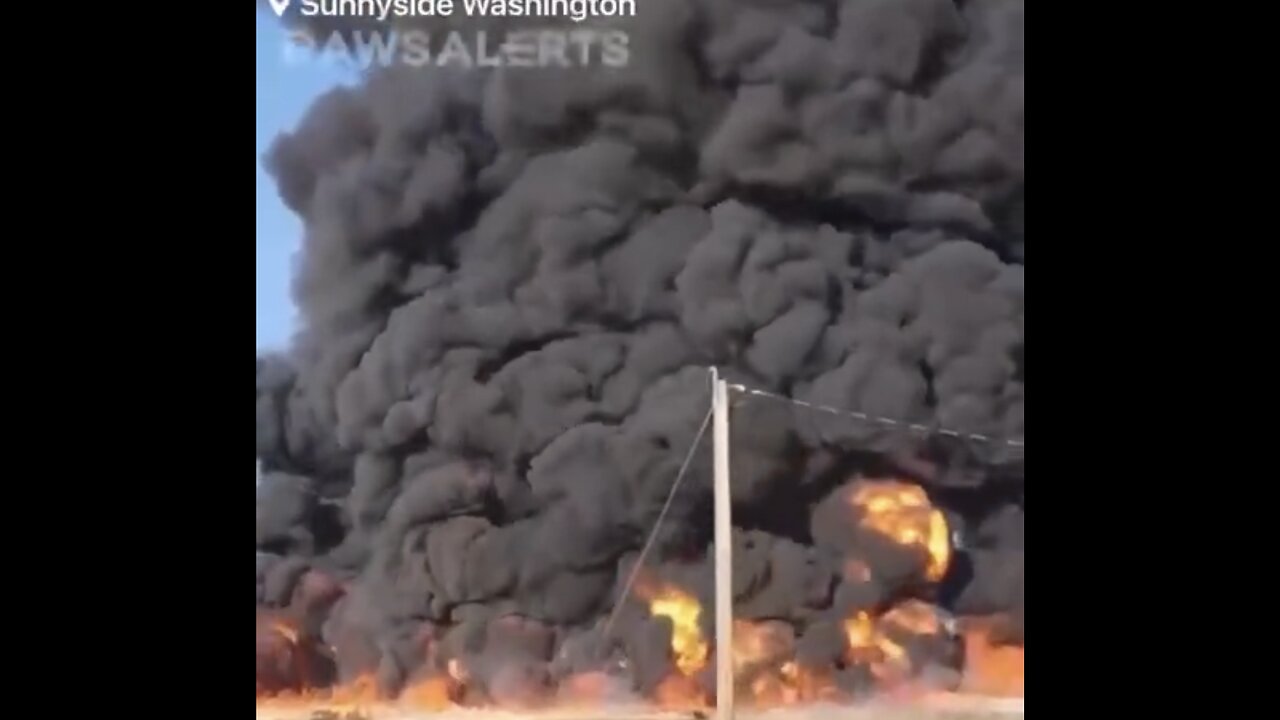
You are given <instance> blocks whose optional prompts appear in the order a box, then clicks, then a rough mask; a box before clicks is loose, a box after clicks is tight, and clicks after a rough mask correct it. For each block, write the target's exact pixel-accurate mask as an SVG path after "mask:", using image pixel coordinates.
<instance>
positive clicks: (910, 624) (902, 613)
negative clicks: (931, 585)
mask: <svg viewBox="0 0 1280 720" xmlns="http://www.w3.org/2000/svg"><path fill="white" fill-rule="evenodd" d="M942 631H943V623H942V619H941V618H940V617H939V616H938V613H937V611H936V610H935V609H934V608H933V606H931V605H929V604H928V603H924V602H920V601H919V600H908V601H906V602H904V603H902V604H901V605H897V606H895V607H893V608H891V609H890V610H889V611H888V612H886V613H885V614H884V615H883V616H881V617H880V618H879V619H878V620H877V619H874V618H872V616H871V614H870V613H868V612H859V613H857V614H855V615H854V616H853V617H851V618H849V619H847V620H845V621H844V633H845V642H846V643H847V648H848V654H847V655H848V659H849V661H850V662H853V663H858V664H864V665H867V666H868V667H869V668H870V669H871V674H872V675H874V676H875V677H876V679H877V680H880V681H881V682H883V683H887V684H898V683H901V682H902V681H904V680H906V679H907V678H908V677H910V674H911V671H912V663H911V657H910V655H909V654H908V653H907V649H906V647H904V646H903V645H902V643H900V642H899V641H898V640H895V639H894V637H892V636H893V635H897V636H898V637H902V636H903V635H908V636H927V635H938V634H941V633H942Z"/></svg>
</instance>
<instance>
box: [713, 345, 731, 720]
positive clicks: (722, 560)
mask: <svg viewBox="0 0 1280 720" xmlns="http://www.w3.org/2000/svg"><path fill="white" fill-rule="evenodd" d="M711 380H712V412H713V415H714V417H713V426H712V439H713V440H714V453H713V462H714V472H715V475H714V478H713V479H714V487H715V514H716V517H715V523H716V525H715V527H716V534H715V562H716V715H717V717H718V718H719V720H733V700H734V697H733V695H734V687H733V533H732V529H733V518H732V515H731V511H732V506H731V503H730V495H729V386H728V383H726V382H725V381H724V380H723V379H721V378H720V373H719V372H717V371H716V369H715V368H712V369H711Z"/></svg>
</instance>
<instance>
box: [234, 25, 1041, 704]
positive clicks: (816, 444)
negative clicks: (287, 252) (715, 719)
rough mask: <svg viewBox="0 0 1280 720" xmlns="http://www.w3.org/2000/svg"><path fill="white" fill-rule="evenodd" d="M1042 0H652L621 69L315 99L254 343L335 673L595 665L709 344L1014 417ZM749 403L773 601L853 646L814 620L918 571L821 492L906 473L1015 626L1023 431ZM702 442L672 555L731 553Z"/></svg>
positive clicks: (764, 382)
mask: <svg viewBox="0 0 1280 720" xmlns="http://www.w3.org/2000/svg"><path fill="white" fill-rule="evenodd" d="M1022 12H1023V2H1021V0H970V1H967V2H962V1H960V0H843V1H839V0H790V1H789V0H651V1H649V2H642V3H640V10H639V16H638V17H637V18H634V19H632V20H629V21H625V22H622V21H615V22H614V23H613V25H612V27H615V28H618V29H623V30H625V31H626V32H627V33H628V34H629V37H630V49H631V54H630V57H631V62H630V63H629V65H628V67H626V68H623V69H615V68H603V67H592V68H579V69H574V70H561V69H526V70H520V69H507V70H500V71H480V70H457V69H452V70H451V69H448V68H430V69H424V68H406V67H391V68H380V69H377V70H375V71H371V72H370V73H369V74H368V76H367V77H366V79H365V80H364V81H363V82H362V83H361V84H360V85H358V86H357V87H351V88H345V87H344V88H339V89H335V90H333V91H331V92H330V93H329V94H327V95H326V96H324V97H323V98H321V99H320V100H318V101H317V102H316V103H315V105H314V106H313V107H312V108H311V110H310V112H309V113H308V114H307V115H306V117H305V118H304V119H303V121H302V122H301V123H300V124H299V126H298V127H297V128H296V129H295V130H294V131H292V132H290V133H287V134H285V135H283V136H281V137H280V138H279V139H278V140H277V141H276V142H275V144H274V145H273V147H272V149H271V151H270V153H269V155H268V157H267V158H266V162H267V165H268V167H269V169H270V171H271V172H272V174H273V175H274V177H275V178H276V181H277V184H278V187H279V191H280V195H281V197H282V198H283V200H284V202H285V203H286V204H287V205H288V206H289V207H290V208H291V209H292V210H293V211H295V212H296V213H298V214H299V215H300V216H301V217H302V218H303V220H304V221H305V238H304V247H303V251H302V253H301V255H300V258H299V263H298V270H297V276H296V278H295V281H294V296H295V298H296V300H297V303H298V306H299V308H300V310H301V315H302V317H303V320H304V324H303V327H302V328H301V330H300V331H299V334H298V336H297V337H296V339H295V342H294V344H293V347H292V348H291V350H290V352H289V353H288V355H287V357H283V356H282V357H267V358H259V359H258V364H257V373H258V374H257V388H258V389H257V403H258V408H257V430H258V438H257V440H258V448H257V449H258V457H259V459H260V460H261V461H262V464H263V466H264V468H265V470H266V471H267V474H266V477H265V478H264V481H263V484H262V485H261V486H260V488H259V493H258V548H259V551H260V554H259V561H258V600H259V603H260V604H261V605H270V606H274V607H281V606H284V605H288V604H289V603H290V602H291V599H292V598H295V597H296V596H297V595H298V594H299V592H300V593H301V594H302V595H304V596H305V595H307V592H303V591H298V592H295V590H296V586H299V585H300V584H302V583H303V582H304V579H305V578H307V577H310V576H309V575H308V573H309V572H312V570H316V571H319V572H322V573H324V574H325V576H326V577H330V578H336V579H337V580H335V581H334V582H338V581H340V582H341V583H342V590H341V592H342V594H343V596H342V598H341V599H340V600H337V604H336V605H333V606H332V609H331V611H330V609H329V607H330V606H329V605H327V604H326V605H325V606H324V607H325V609H326V615H325V617H324V619H323V620H322V621H318V622H322V624H323V625H324V627H323V628H321V629H320V631H321V632H322V633H323V634H324V637H325V640H326V642H327V643H328V644H329V645H332V646H333V647H335V648H336V653H337V659H338V670H339V674H340V675H343V676H348V677H349V676H350V675H351V674H353V673H355V672H360V671H363V670H376V671H377V672H378V674H379V677H380V678H381V679H382V681H383V682H384V683H387V684H389V685H395V684H398V683H402V682H404V681H405V680H406V679H407V678H409V677H411V676H413V675H414V673H415V672H420V671H421V670H422V668H423V667H425V666H427V665H430V664H432V663H439V662H441V660H440V658H442V657H445V656H463V655H465V656H467V657H471V658H473V659H474V660H475V662H474V663H473V665H474V671H475V672H479V673H493V674H494V677H497V675H498V674H501V673H505V672H515V671H507V670H503V669H502V668H501V667H498V666H496V665H495V666H494V667H493V668H491V669H486V668H488V666H487V665H486V664H485V662H486V661H485V660H484V658H486V657H493V656H494V653H496V652H498V650H495V648H499V647H501V648H504V650H503V651H502V654H504V655H505V656H511V655H518V656H520V657H522V658H525V659H526V660H527V662H524V663H522V665H537V666H538V667H544V666H547V663H550V666H549V667H550V668H551V670H550V672H553V673H554V672H556V670H555V668H557V667H560V666H565V667H570V666H573V667H578V666H582V665H584V664H586V663H585V661H583V660H582V659H581V657H580V655H581V653H580V651H579V650H576V649H575V648H577V647H579V646H581V645H584V644H591V643H586V641H585V640H583V638H584V637H586V636H587V635H588V634H590V633H593V632H598V625H599V621H600V619H601V618H602V617H603V616H604V615H605V614H606V613H607V612H608V610H609V609H610V608H611V606H612V604H613V601H614V599H615V594H616V589H617V587H618V585H619V577H620V573H622V572H623V570H624V568H625V567H626V563H627V562H629V559H633V558H634V552H635V551H636V550H637V549H638V548H639V546H640V545H641V543H642V542H643V538H644V535H645V533H646V532H647V531H648V529H649V527H650V526H651V525H652V523H653V521H654V519H655V518H656V516H657V513H658V510H659V508H660V507H661V505H662V503H663V500H664V499H665V495H666V492H667V490H668V489H669V487H670V484H671V482H672V481H673V479H674V477H675V475H676V472H677V469H678V468H679V466H680V463H681V461H682V460H683V456H684V453H685V451H686V449H687V448H688V444H689V442H690V441H691V439H692V438H693V436H694V435H695V433H696V431H697V429H698V427H699V426H700V424H701V423H702V421H703V418H704V414H705V412H706V407H707V401H708V400H707V398H708V381H707V375H706V372H705V367H706V366H708V365H712V364H715V365H718V366H720V367H722V368H725V369H726V371H727V372H729V373H730V375H731V377H732V378H734V379H735V380H737V381H742V382H746V383H749V384H750V385H752V386H755V387H759V388H763V389H766V390H769V391H771V392H775V393H779V394H782V395H787V396H790V397H794V398H797V399H801V400H806V401H811V402H816V403H821V404H823V405H828V406H835V407H842V408H847V409H850V410H857V411H860V412H866V413H870V414H874V415H884V416H889V417H892V418H897V419H901V420H903V421H907V422H913V423H920V424H924V425H936V426H942V427H947V428H953V429H958V430H961V431H964V432H969V433H981V434H984V435H988V436H992V437H996V438H1003V437H1017V438H1020V437H1022V431H1023V360H1022V358H1023V349H1022V348H1023V335H1024V334H1023V325H1024V323H1023V264H1022V262H1023V248H1024V239H1023V220H1022V212H1023V211H1022V208H1023V204H1022V197H1023V190H1024V172H1023V135H1024V131H1023V124H1024V123H1023V86H1024V80H1023V48H1022V46H1023V29H1022V26H1023V22H1022ZM513 22H514V21H506V22H505V23H499V22H491V23H489V24H488V27H489V28H492V29H501V28H502V27H504V26H510V25H511V24H512V23H513ZM525 22H526V24H527V21H525ZM465 25H466V23H461V24H459V23H458V22H455V26H465ZM326 29H333V26H331V25H330V26H326ZM341 29H346V30H350V29H351V28H350V27H346V28H341ZM736 412H737V413H738V415H737V416H736V419H735V424H734V437H733V443H734V456H733V463H734V464H733V472H734V482H735V487H734V497H735V502H736V503H737V505H738V508H737V510H738V520H739V525H740V527H739V528H738V529H737V530H736V535H737V537H736V540H735V542H736V543H738V544H739V546H740V547H739V550H738V555H737V557H738V561H737V562H738V567H737V569H736V572H737V578H736V581H737V583H738V587H737V588H735V594H736V595H737V601H738V604H739V607H740V608H741V612H742V613H743V614H744V616H746V617H751V618H759V619H777V620H784V621H787V622H789V623H793V624H795V625H796V626H797V627H799V628H801V630H800V631H799V632H798V633H796V635H795V637H793V638H791V640H790V641H789V642H792V641H793V642H794V644H795V646H796V647H797V652H798V653H799V654H800V657H801V658H802V660H803V659H804V658H806V657H809V658H821V657H823V656H824V655H825V654H830V652H831V649H830V648H827V647H825V645H824V641H823V640H822V639H821V638H823V637H827V636H828V635H829V633H826V634H824V633H823V632H822V631H821V628H823V627H826V626H828V625H829V624H830V623H832V622H834V621H835V620H836V619H837V618H838V616H839V614H840V613H841V612H845V611H847V610H849V609H850V608H860V607H864V606H871V605H874V604H875V603H877V602H879V601H881V600H882V599H883V598H884V596H885V595H886V594H888V593H890V592H892V590H893V588H892V587H890V586H889V585H891V584H886V583H883V582H881V583H878V584H875V583H873V584H872V585H874V586H872V585H867V586H863V584H862V583H861V581H859V580H857V579H855V578H850V577H847V576H846V575H845V574H842V570H841V567H842V566H841V558H842V553H843V552H845V550H846V549H847V547H846V546H847V543H849V542H854V541H853V540H850V539H848V538H843V537H841V536H840V531H839V530H836V529H832V528H830V527H828V525H831V524H832V523H833V522H835V521H834V520H831V519H830V518H827V517H826V515H824V513H828V511H825V510H824V509H823V508H824V504H825V505H830V503H831V502H833V501H832V500H831V499H830V498H831V497H832V493H833V492H834V491H836V489H837V488H839V487H840V486H842V485H843V484H844V483H846V482H847V481H848V480H849V479H850V478H851V477H853V476H854V475H856V474H858V473H862V474H866V475H876V474H887V473H892V474H894V475H895V476H897V477H904V478H913V479H916V480H918V481H920V482H923V483H924V484H926V486H928V487H930V488H931V489H933V490H935V491H936V493H937V497H936V501H937V502H939V503H941V504H943V505H945V506H947V507H948V509H949V511H950V517H951V519H952V521H953V525H954V526H955V527H956V528H957V531H958V534H959V535H961V536H963V538H964V542H965V543H966V546H968V547H971V548H973V550H972V552H971V553H970V555H971V556H972V557H971V558H969V557H966V559H965V561H964V562H963V563H961V564H962V565H963V566H964V573H965V575H964V577H963V578H961V579H959V580H952V581H951V582H952V584H957V583H958V585H957V587H956V588H955V591H954V592H953V593H952V594H953V595H954V598H955V603H956V607H957V610H959V611H962V612H992V611H1006V612H1011V613H1013V617H1014V618H1015V622H1014V624H1015V625H1016V627H1013V628H1011V635H1013V636H1014V637H1015V638H1016V639H1017V640H1018V641H1020V640H1021V617H1022V595H1023V589H1022V588H1023V584H1022V582H1023V581H1022V541H1021V536H1022V510H1021V483H1022V480H1021V462H1020V459H1019V458H1018V457H1017V456H1014V455H1011V454H1010V453H1009V452H1008V451H1007V450H1005V449H1000V448H1001V446H999V444H992V445H988V446H982V445H980V444H979V445H974V444H971V443H959V442H950V441H947V439H946V438H937V437H935V438H923V439H922V438H920V437H918V436H912V435H906V434H904V433H902V432H901V431H900V430H897V429H894V428H888V427H885V426H882V425H876V424H865V423H864V424H859V423H856V422H852V421H850V420H848V419H846V418H839V417H835V416H831V415H822V414H818V413H813V412H810V411H805V410H801V409H796V408H793V407H790V406H787V405H784V404H781V403H777V402H776V401H770V400H767V399H758V400H752V401H750V402H748V403H746V404H745V405H743V406H742V407H740V408H739V409H738V410H737V411H736ZM708 455H709V454H708V453H705V452H704V453H701V454H700V455H698V456H696V457H695V460H694V462H693V465H692V467H691V472H690V477H689V479H688V481H687V483H686V486H685V488H684V490H683V491H682V494H681V496H680V498H679V500H678V502H676V503H675V504H674V509H673V512H672V515H671V517H670V520H669V522H668V524H667V526H666V528H665V529H664V531H663V533H662V535H661V538H660V542H659V544H658V550H657V558H656V561H657V563H658V564H659V565H661V564H663V563H675V562H677V561H680V562H694V563H705V562H706V560H705V558H704V557H703V555H704V553H705V551H706V548H707V546H708V543H709V541H710V519H709V492H710V490H709V488H710V466H709V456H708ZM837 524H838V523H837ZM890 556H892V552H887V553H880V554H876V557H877V558H881V557H883V558H885V559H884V560H883V563H884V567H885V568H890V569H891V568H894V567H898V566H903V567H904V568H905V569H903V570H902V571H901V572H902V573H903V574H904V575H909V574H910V573H911V572H912V567H913V566H912V563H913V562H916V561H917V560H918V558H911V557H907V558H905V559H902V558H898V559H894V558H892V557H890ZM624 560H625V561H624ZM904 564H905V565H904ZM877 569H880V568H879V567H878V568H877ZM889 575H890V576H893V575H894V573H893V572H889ZM312 576H315V573H314V572H312ZM317 577H318V576H317ZM311 582H313V583H316V582H320V581H319V580H312V581H311ZM708 582H709V573H706V572H703V573H701V574H700V575H698V576H697V577H695V578H693V579H691V580H690V583H691V584H692V585H693V586H697V587H699V588H700V589H699V592H700V593H701V594H703V595H704V596H705V597H708V598H709V597H710V595H709V591H710V590H709V587H707V583H708ZM699 583H700V585H699ZM335 592H336V591H335ZM326 597H328V596H326ZM326 602H327V601H326ZM637 622H639V621H637ZM824 623H825V624H827V625H824ZM805 627H807V628H808V631H807V632H806V631H805V630H804V628H805ZM629 642H632V643H635V642H649V640H636V639H632V640H631V641H629ZM512 648H515V649H514V650H513V649H512ZM633 652H638V653H639V654H640V655H642V656H643V655H644V654H645V653H644V652H643V651H633ZM451 653H452V655H450V654H451ZM637 662H639V664H641V665H643V664H644V663H643V662H641V661H637ZM641 670H642V669H638V670H637V672H640V671H641ZM521 672H526V671H521ZM528 672H532V671H528ZM504 677H505V676H504ZM526 681H527V682H526ZM530 682H533V681H532V680H528V679H527V678H526V679H525V680H509V681H505V680H504V681H496V680H495V681H494V683H493V684H494V685H495V686H504V683H506V684H508V685H510V686H511V687H512V688H514V689H512V690H511V692H517V693H518V691H519V689H520V688H524V687H527V686H528V684H529V683H530ZM538 682H542V680H538ZM491 692H493V690H492V688H491Z"/></svg>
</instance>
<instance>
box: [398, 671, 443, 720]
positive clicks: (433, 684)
mask: <svg viewBox="0 0 1280 720" xmlns="http://www.w3.org/2000/svg"><path fill="white" fill-rule="evenodd" d="M452 694H453V693H452V687H451V686H450V683H449V679H448V678H444V677H439V676H437V677H430V678H427V679H425V680H422V681H419V682H416V683H413V684H412V685H410V686H409V687H406V688H405V689H404V691H403V692H401V693H400V703H401V704H403V705H406V706H408V707H411V708H414V709H415V710H426V711H431V712H439V711H441V710H446V709H448V708H449V706H451V705H453V697H452Z"/></svg>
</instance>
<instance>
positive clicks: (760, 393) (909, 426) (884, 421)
mask: <svg viewBox="0 0 1280 720" xmlns="http://www.w3.org/2000/svg"><path fill="white" fill-rule="evenodd" d="M729 389H730V390H736V391H738V392H740V393H743V394H745V395H754V396H756V397H762V398H768V399H770V400H777V401H780V402H785V403H790V404H792V405H799V406H800V407H804V408H809V409H810V410H817V411H819V412H824V413H828V414H830V415H842V416H844V417H850V418H853V419H855V420H859V421H862V422H866V423H875V424H877V425H883V426H885V427H895V428H903V429H906V430H911V431H913V432H919V433H937V434H938V435H945V436H947V437H954V438H961V439H964V440H972V441H974V442H983V443H992V444H1003V445H1007V446H1009V447H1016V448H1022V447H1024V441H1023V440H1021V439H1018V440H1007V439H1004V438H996V437H992V436H990V435H983V434H980V433H966V432H961V431H959V430H951V429H949V428H943V427H931V426H929V425H922V424H920V423H913V422H907V421H905V420H898V419H895V418H891V417H885V416H882V415H870V414H868V413H863V412H857V411H856V410H842V409H840V408H835V407H831V406H830V405H819V404H818V403H811V402H805V401H804V400H796V399H795V398H789V397H787V396H785V395H779V394H777V393H771V392H769V391H767V390H758V389H756V388H750V387H747V386H746V385H734V384H730V385H729Z"/></svg>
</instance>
